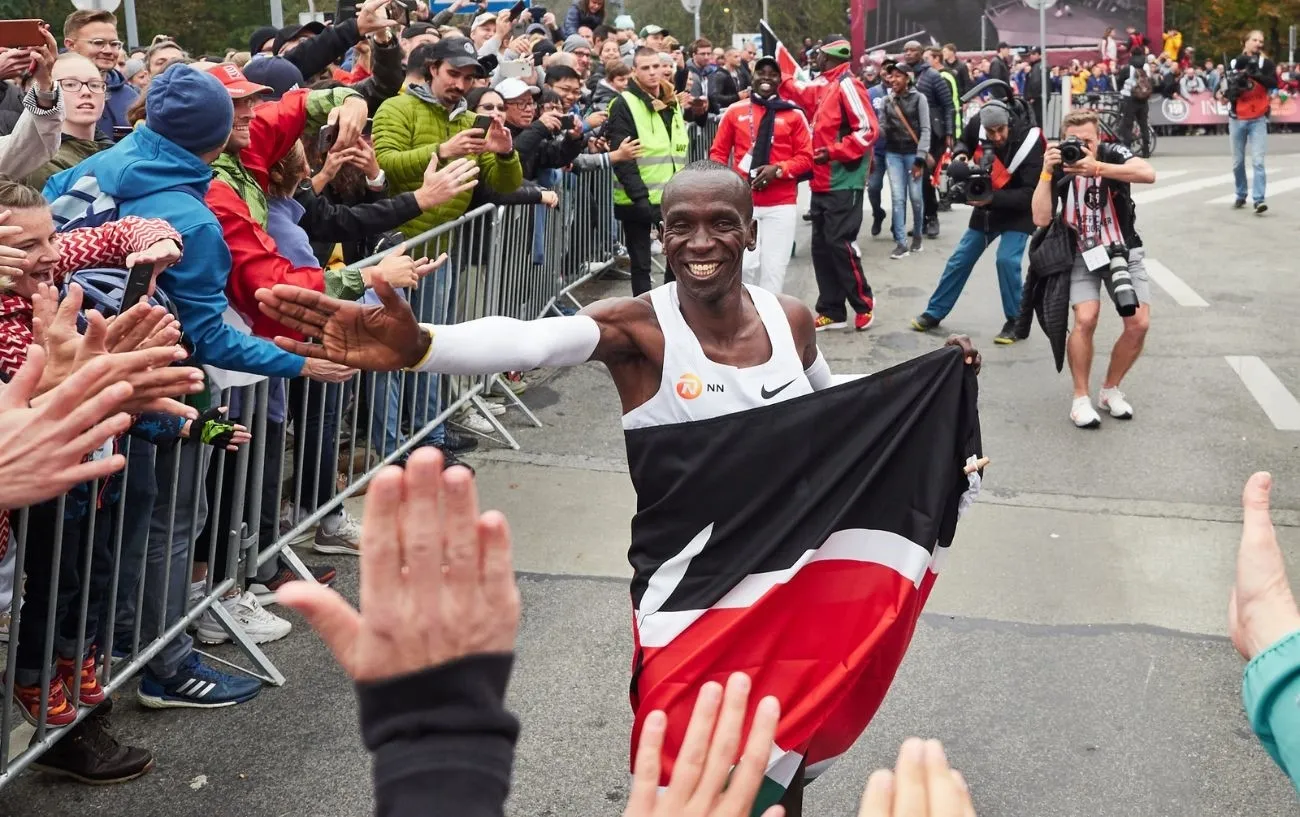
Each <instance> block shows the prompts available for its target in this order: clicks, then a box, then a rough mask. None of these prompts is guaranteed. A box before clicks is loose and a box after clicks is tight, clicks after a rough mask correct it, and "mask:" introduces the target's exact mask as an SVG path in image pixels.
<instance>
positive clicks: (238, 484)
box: [0, 125, 716, 786]
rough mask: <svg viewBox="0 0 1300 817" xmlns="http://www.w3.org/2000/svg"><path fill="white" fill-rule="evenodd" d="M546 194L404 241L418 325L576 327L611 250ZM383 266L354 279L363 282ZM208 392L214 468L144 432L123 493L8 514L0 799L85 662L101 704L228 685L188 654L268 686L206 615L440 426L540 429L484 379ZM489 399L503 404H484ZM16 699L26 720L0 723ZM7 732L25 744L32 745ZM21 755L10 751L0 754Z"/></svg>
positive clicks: (568, 193) (495, 380) (701, 134)
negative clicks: (411, 262)
mask: <svg viewBox="0 0 1300 817" xmlns="http://www.w3.org/2000/svg"><path fill="white" fill-rule="evenodd" d="M714 128H716V125H714ZM714 128H707V129H698V128H692V151H693V152H699V153H702V154H703V155H706V154H707V151H708V141H706V140H711V139H712V136H713V129H714ZM557 189H558V191H559V193H560V204H559V206H557V207H554V208H547V207H544V206H541V205H535V206H534V205H528V206H519V205H515V206H504V207H502V206H495V205H492V204H485V205H483V206H481V207H478V208H476V209H474V210H473V211H471V212H468V213H466V214H464V215H463V216H461V217H460V218H458V219H456V220H455V221H452V222H448V223H446V224H442V225H439V226H438V227H436V228H434V229H432V230H429V231H427V232H425V233H422V234H420V235H418V236H415V237H413V238H411V239H409V240H408V241H407V242H406V246H407V247H408V248H409V251H410V252H411V254H412V255H414V256H416V257H420V256H428V257H430V258H436V257H437V256H438V255H439V254H440V253H443V252H445V253H446V254H447V261H446V263H445V264H444V265H443V266H442V267H440V268H439V269H438V270H437V271H435V272H434V273H431V274H430V275H428V276H426V277H425V279H424V280H422V281H421V282H420V283H419V284H418V286H416V287H415V288H413V289H412V290H410V291H409V292H407V294H406V297H407V298H408V300H409V303H410V304H411V307H412V309H413V310H414V311H415V313H416V315H417V317H418V318H419V319H420V320H421V321H423V322H430V323H454V322H459V321H464V320H470V319H473V318H477V317H482V316H487V315H503V316H508V317H514V318H519V319H523V320H532V319H538V318H542V317H545V316H547V315H552V314H561V313H565V312H568V311H571V310H572V309H574V308H580V307H581V306H582V304H581V302H580V301H579V300H578V298H577V296H576V294H575V290H576V289H577V288H578V287H580V286H581V285H582V284H584V283H586V282H588V281H591V280H592V279H593V278H596V277H598V276H600V275H602V274H606V273H608V272H609V271H611V270H612V269H613V267H614V265H615V259H616V255H617V253H618V250H619V245H618V240H617V225H616V222H615V220H614V214H613V186H612V174H611V173H610V171H609V170H608V169H602V170H596V171H588V172H583V173H576V174H575V173H565V174H563V175H562V179H561V182H560V183H559V184H558V185H557ZM382 257H383V255H382V254H379V255H375V256H372V257H370V258H367V259H365V260H364V261H362V262H360V263H359V264H357V265H355V266H359V267H361V268H368V267H373V266H375V265H377V264H378V263H379V262H380V260H381V259H382ZM372 298H373V295H372V294H367V295H365V296H363V300H365V299H372ZM209 374H210V375H211V377H210V383H212V384H217V383H220V384H222V385H224V386H225V388H217V387H215V386H213V387H212V388H211V391H210V393H208V394H206V395H203V397H204V401H203V402H204V403H205V407H206V406H207V405H219V406H226V407H229V412H230V417H231V419H232V420H234V421H235V422H239V423H241V424H243V425H245V426H247V427H248V429H249V430H250V431H251V433H252V442H251V443H249V444H247V445H244V446H242V447H240V448H239V449H238V451H236V452H228V451H226V450H224V449H222V450H218V449H216V448H214V447H212V446H209V445H205V444H203V443H202V442H200V441H197V440H190V439H180V438H178V437H177V435H176V434H175V433H170V432H169V433H159V432H158V431H157V429H156V428H153V426H151V425H149V423H146V422H145V420H144V419H142V420H141V421H140V422H137V424H136V426H134V427H133V428H132V430H131V432H129V434H128V435H127V436H124V437H122V438H120V439H119V440H118V441H116V443H115V445H116V446H117V447H118V448H119V449H121V451H122V452H123V453H125V454H126V458H127V466H126V468H125V469H124V470H123V471H122V472H121V473H119V474H116V475H114V476H113V477H111V478H108V479H106V480H103V481H101V482H95V483H91V484H87V485H82V486H79V487H78V488H77V489H74V490H73V491H71V492H69V493H68V494H66V495H64V496H62V497H59V498H58V499H55V500H51V501H50V502H46V503H42V504H41V505H37V506H33V507H31V508H26V509H23V510H21V511H18V512H15V513H14V514H13V523H14V524H13V525H12V528H13V535H12V542H10V543H8V544H9V548H8V549H7V555H5V556H3V557H0V587H3V586H5V581H4V578H5V575H6V573H7V574H8V576H9V577H10V581H9V582H8V583H9V584H10V585H11V586H12V587H13V589H14V593H13V603H12V606H11V611H12V618H11V624H10V631H9V643H8V647H7V650H5V651H4V653H3V656H4V669H3V679H4V680H3V684H4V685H3V694H4V696H5V701H6V703H8V704H9V705H6V706H3V707H0V786H4V785H5V784H6V783H8V782H9V781H11V780H12V779H14V777H15V775H17V774H19V773H20V772H22V770H23V769H25V768H26V767H27V766H28V765H30V764H31V763H32V762H33V761H34V760H36V759H37V758H39V757H40V756H41V755H42V754H43V753H44V752H45V751H47V750H48V749H49V748H50V747H51V746H52V745H54V743H55V742H56V741H58V740H59V739H60V738H62V737H64V736H65V735H67V734H68V731H69V730H70V729H73V728H77V724H79V723H81V722H82V721H83V720H84V719H85V718H86V717H88V716H89V715H90V713H91V712H93V711H94V710H95V709H96V705H95V704H94V702H89V703H88V702H83V701H82V700H80V696H81V690H82V684H81V683H80V682H79V680H78V679H79V677H80V675H79V668H80V667H81V665H82V662H83V661H89V662H90V663H89V664H88V666H89V667H91V668H92V669H91V671H92V672H94V673H95V674H96V675H97V677H98V680H99V684H100V686H101V687H102V689H103V691H104V693H105V694H106V695H111V694H112V693H113V692H114V691H116V690H119V689H121V688H123V687H124V686H125V685H126V684H128V683H130V682H131V681H132V680H134V679H135V678H136V677H137V676H138V675H140V674H141V673H143V672H146V671H147V672H150V673H151V674H152V675H154V676H155V677H156V678H168V677H172V676H174V675H175V673H176V672H177V671H178V669H179V668H180V667H181V666H182V665H184V664H185V663H186V662H188V661H192V660H193V659H192V658H191V656H192V654H193V653H195V652H198V649H197V647H196V645H195V639H197V640H198V641H199V642H200V643H205V644H210V643H225V642H230V643H232V644H233V645H234V646H235V647H236V648H237V649H238V651H239V652H240V653H242V655H243V658H244V661H243V663H242V664H241V665H236V664H235V663H233V662H227V661H225V660H223V659H220V658H217V657H214V656H212V655H209V654H206V653H205V654H204V655H205V657H206V660H208V661H209V662H216V663H219V664H222V665H224V666H226V667H231V668H234V669H236V670H238V671H240V672H242V673H244V674H247V675H249V676H252V677H255V678H258V679H259V680H261V681H262V682H264V683H267V684H272V685H279V684H283V683H284V682H285V676H284V674H283V673H282V672H281V671H280V670H279V669H278V668H277V667H276V666H275V664H274V663H273V662H272V661H271V660H270V659H269V658H268V657H267V655H266V654H265V653H264V652H263V651H262V649H261V647H260V646H259V644H258V641H265V640H267V639H265V638H259V637H256V636H255V635H250V634H249V633H247V632H245V631H244V629H243V628H242V627H241V626H240V624H239V621H238V620H237V619H236V617H235V615H234V614H232V612H231V610H230V609H228V608H227V605H226V604H225V603H223V600H227V599H229V598H232V597H234V596H237V595H240V594H242V593H244V592H246V591H244V589H243V588H244V586H245V583H246V582H251V581H253V580H259V581H268V580H269V578H270V577H272V576H274V575H275V574H276V573H277V572H279V571H280V570H281V569H282V568H283V567H288V568H289V569H291V570H292V571H293V572H294V573H295V574H296V575H297V576H298V577H299V578H302V579H307V580H310V579H311V574H310V571H309V570H308V568H307V567H306V566H305V565H304V564H303V562H302V560H301V559H300V558H299V557H298V556H297V555H296V552H295V551H294V549H293V548H292V547H291V545H293V544H297V543H299V542H303V541H304V540H305V539H306V538H309V537H311V536H312V535H313V534H312V530H313V528H316V527H317V526H318V525H319V526H321V527H320V530H326V529H327V527H337V526H338V523H340V520H345V519H346V517H344V503H345V502H347V501H348V500H349V499H352V498H354V497H357V496H359V495H361V494H362V493H364V491H365V489H366V486H367V485H368V484H369V482H370V480H371V479H373V478H374V476H375V475H376V474H377V473H378V471H379V470H380V469H381V468H383V467H384V466H386V465H388V464H391V463H395V462H400V461H402V460H403V458H404V457H405V456H406V455H407V454H408V453H409V452H410V451H411V450H412V449H414V448H415V447H416V446H419V445H422V444H426V443H427V442H428V441H429V440H430V439H431V438H434V437H435V436H436V435H437V433H438V429H439V428H440V427H441V426H442V425H443V424H444V423H446V422H448V421H451V420H452V419H453V418H456V417H457V416H461V415H463V414H464V413H466V412H468V413H474V414H477V415H478V416H479V417H481V418H483V419H484V420H486V422H487V424H488V425H490V427H491V430H492V433H490V434H488V433H486V432H485V431H482V430H479V433H483V434H484V436H489V437H496V438H497V439H499V440H500V441H501V442H504V443H505V444H507V445H510V446H512V447H515V448H518V447H519V445H518V442H517V441H516V440H515V439H514V437H513V436H512V435H511V433H510V431H509V430H508V429H507V428H506V426H505V424H504V423H503V422H502V420H501V419H500V418H499V417H498V416H497V414H498V413H501V409H500V406H506V407H508V408H513V409H516V410H518V411H519V412H520V413H521V414H522V415H523V416H524V418H525V419H526V420H527V421H528V422H531V423H533V424H535V425H537V426H540V425H541V423H540V422H539V421H538V420H537V418H536V417H535V416H534V415H533V413H532V412H531V411H529V410H528V407H527V406H526V405H525V404H524V402H523V400H521V399H520V398H519V396H518V395H516V394H515V393H514V392H513V391H512V390H511V389H510V388H508V387H507V384H506V382H505V380H504V379H503V378H502V377H501V376H500V375H499V374H492V375H484V376H473V377H469V376H457V377H446V376H442V377H440V376H438V375H434V374H428V373H409V372H383V373H378V372H363V373H358V374H357V375H355V376H354V377H352V378H351V379H349V380H347V381H346V382H343V383H328V384H327V383H317V382H310V381H307V380H305V379H302V378H294V379H291V380H284V379H279V378H269V379H268V378H265V377H258V376H249V375H239V374H237V373H230V372H221V371H220V370H209ZM491 392H496V393H498V394H499V398H497V397H493V398H492V400H496V399H499V400H500V401H501V402H499V403H495V404H494V403H493V402H492V400H490V399H489V395H490V393H491ZM494 412H496V413H494ZM155 425H157V424H155ZM161 425H163V426H166V423H162V424H161ZM478 425H479V426H482V423H481V422H480V423H479V424H478ZM146 426H149V427H146ZM168 428H172V429H173V432H174V431H179V427H178V426H176V427H171V426H168ZM471 430H475V429H474V428H473V427H472V426H471ZM330 521H332V522H333V523H335V524H334V525H328V524H326V523H327V522H330ZM316 535H318V536H319V535H320V533H319V531H318V532H317V534H316ZM24 577H25V582H24ZM2 604H3V599H2V598H0V605H2ZM196 625H197V632H196V634H195V636H194V637H191V636H190V635H188V634H187V633H188V631H189V630H191V629H193V628H195V626H196ZM60 667H63V668H65V670H64V671H65V673H67V672H68V670H67V669H66V668H67V667H71V668H72V670H71V677H72V681H71V683H70V684H68V686H67V699H68V701H69V703H70V704H71V709H72V710H74V711H75V715H70V714H69V710H66V709H64V710H62V711H59V712H55V713H54V717H52V716H51V705H50V696H51V688H52V685H53V684H54V683H56V682H58V681H59V678H60V675H59V672H60ZM16 690H18V691H21V692H23V693H24V695H25V696H27V697H26V698H25V700H29V701H31V700H33V699H34V703H33V704H32V705H31V706H30V707H28V706H22V705H19V706H15V705H12V703H10V702H13V701H14V699H15V691H16ZM32 690H35V692H32ZM92 691H93V687H92ZM95 694H96V696H97V694H98V693H97V692H96V693H95ZM29 709H30V710H33V711H30V712H29ZM21 720H26V721H28V722H29V723H30V724H32V727H33V731H32V732H31V736H30V738H27V735H26V728H25V727H24V728H22V729H19V726H20V721H21ZM22 739H27V740H28V744H27V746H26V747H24V748H22V749H21V750H19V747H18V746H16V745H14V746H11V744H12V743H13V742H14V741H15V740H22Z"/></svg>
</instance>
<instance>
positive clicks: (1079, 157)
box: [1057, 136, 1088, 165]
mask: <svg viewBox="0 0 1300 817" xmlns="http://www.w3.org/2000/svg"><path fill="white" fill-rule="evenodd" d="M1057 150H1059V151H1061V164H1063V165H1077V164H1078V163H1079V162H1082V161H1083V158H1084V157H1085V156H1087V155H1088V146H1087V145H1085V144H1084V143H1083V140H1082V139H1080V138H1079V137H1077V136H1070V137H1068V138H1066V139H1062V140H1061V144H1059V145H1057Z"/></svg>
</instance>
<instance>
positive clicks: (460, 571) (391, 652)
mask: <svg viewBox="0 0 1300 817" xmlns="http://www.w3.org/2000/svg"><path fill="white" fill-rule="evenodd" d="M277 596H278V598H279V601H280V603H281V604H284V605H285V606H286V607H290V608H292V609H294V610H297V611H298V612H299V613H302V615H303V616H304V617H305V618H306V619H307V621H308V622H309V623H310V624H311V626H312V628H313V629H315V630H316V632H317V633H319V634H320V636H321V638H322V639H323V640H324V641H325V643H326V645H327V646H329V648H330V651H331V652H332V653H334V657H335V658H336V659H337V660H338V662H339V664H341V665H342V666H343V669H344V670H346V671H347V673H348V675H349V676H350V677H351V678H352V679H353V680H354V681H358V682H368V681H381V680H384V679H387V678H396V677H398V676H401V675H409V674H411V673H414V672H419V671H421V670H424V669H428V668H430V667H436V666H439V665H441V664H445V663H447V662H448V661H453V660H455V659H457V658H462V657H464V656H467V655H479V654H492V653H509V652H511V651H513V650H514V647H515V634H516V632H517V631H518V629H519V588H518V586H517V585H516V584H515V574H514V569H513V568H512V567H511V562H510V531H509V529H508V528H507V527H506V520H505V517H503V516H502V515H501V514H500V513H498V512H496V511H489V512H487V513H485V514H483V515H482V516H480V515H479V512H478V494H477V492H476V491H475V488H474V477H473V475H472V474H471V473H470V471H469V469H467V468H449V469H447V470H446V471H444V470H442V455H441V454H440V453H438V452H437V450H436V449H432V448H418V449H416V451H415V453H413V454H412V455H411V457H410V459H409V460H408V461H407V464H406V468H404V469H403V468H399V467H397V466H389V467H387V468H385V469H384V470H382V471H380V472H379V474H378V475H377V476H376V477H375V479H374V481H373V482H371V483H370V489H369V490H368V491H367V492H366V515H365V518H364V519H363V520H362V524H361V612H357V611H356V610H354V609H353V608H352V606H351V605H350V604H348V603H347V602H346V601H344V600H343V597H342V596H340V595H339V594H338V593H336V592H334V591H333V590H331V589H329V588H328V587H325V586H324V585H320V584H316V583H315V582H290V583H289V584H286V585H285V586H284V587H282V588H281V589H280V590H279V592H278V593H277Z"/></svg>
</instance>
